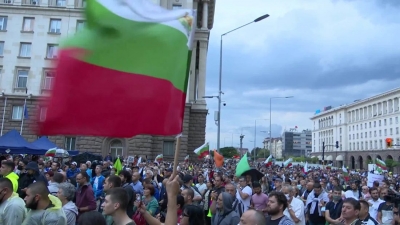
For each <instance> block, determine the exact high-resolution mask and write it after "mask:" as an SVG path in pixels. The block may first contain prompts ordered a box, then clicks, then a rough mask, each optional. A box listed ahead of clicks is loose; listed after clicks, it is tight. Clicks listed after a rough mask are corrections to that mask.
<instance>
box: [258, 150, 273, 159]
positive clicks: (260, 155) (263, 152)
mask: <svg viewBox="0 0 400 225" xmlns="http://www.w3.org/2000/svg"><path fill="white" fill-rule="evenodd" d="M269 155H270V152H269V150H268V149H265V148H257V149H256V157H257V158H268V156H269Z"/></svg>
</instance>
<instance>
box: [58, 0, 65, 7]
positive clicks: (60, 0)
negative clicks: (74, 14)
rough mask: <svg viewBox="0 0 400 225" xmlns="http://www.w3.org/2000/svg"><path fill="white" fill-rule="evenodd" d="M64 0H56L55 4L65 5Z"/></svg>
mask: <svg viewBox="0 0 400 225" xmlns="http://www.w3.org/2000/svg"><path fill="white" fill-rule="evenodd" d="M65 2H66V0H56V6H58V7H65Z"/></svg>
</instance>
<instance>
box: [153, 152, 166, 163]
mask: <svg viewBox="0 0 400 225" xmlns="http://www.w3.org/2000/svg"><path fill="white" fill-rule="evenodd" d="M163 158H164V157H163V154H159V155H157V156H156V158H155V159H154V162H161V161H162V160H163Z"/></svg>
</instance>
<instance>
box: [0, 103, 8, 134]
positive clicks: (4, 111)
mask: <svg viewBox="0 0 400 225" xmlns="http://www.w3.org/2000/svg"><path fill="white" fill-rule="evenodd" d="M6 107H7V97H5V99H4V108H3V119H2V120H1V132H0V136H3V129H4V117H5V115H6Z"/></svg>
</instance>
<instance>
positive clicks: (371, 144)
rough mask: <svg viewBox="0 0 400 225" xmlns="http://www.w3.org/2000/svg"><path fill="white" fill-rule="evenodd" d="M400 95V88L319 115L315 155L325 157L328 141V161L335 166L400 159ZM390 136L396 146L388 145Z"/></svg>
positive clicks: (314, 136) (361, 165) (315, 119)
mask: <svg viewBox="0 0 400 225" xmlns="http://www.w3.org/2000/svg"><path fill="white" fill-rule="evenodd" d="M399 98H400V88H397V89H394V90H390V91H388V92H385V93H382V94H379V95H376V96H372V97H370V98H367V99H363V100H356V101H354V102H353V103H350V104H347V105H342V106H339V107H336V108H331V109H329V108H328V110H326V111H323V112H320V113H317V114H315V115H314V116H313V117H311V120H312V122H313V125H314V129H313V132H312V144H313V147H312V156H316V157H318V158H319V160H322V146H323V144H324V145H325V154H324V160H325V161H328V163H331V162H332V163H333V164H334V166H339V167H341V166H342V165H345V166H348V167H349V168H358V169H362V168H367V164H368V163H369V162H373V161H374V160H375V159H376V158H379V159H382V160H386V159H393V160H395V161H399V160H400V152H399V149H397V148H399V145H400V134H399V127H400V124H399V117H400V111H399ZM387 138H391V139H393V144H394V145H395V146H393V147H391V148H387V147H386V139H387ZM336 142H338V148H336ZM396 145H397V146H396Z"/></svg>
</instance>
